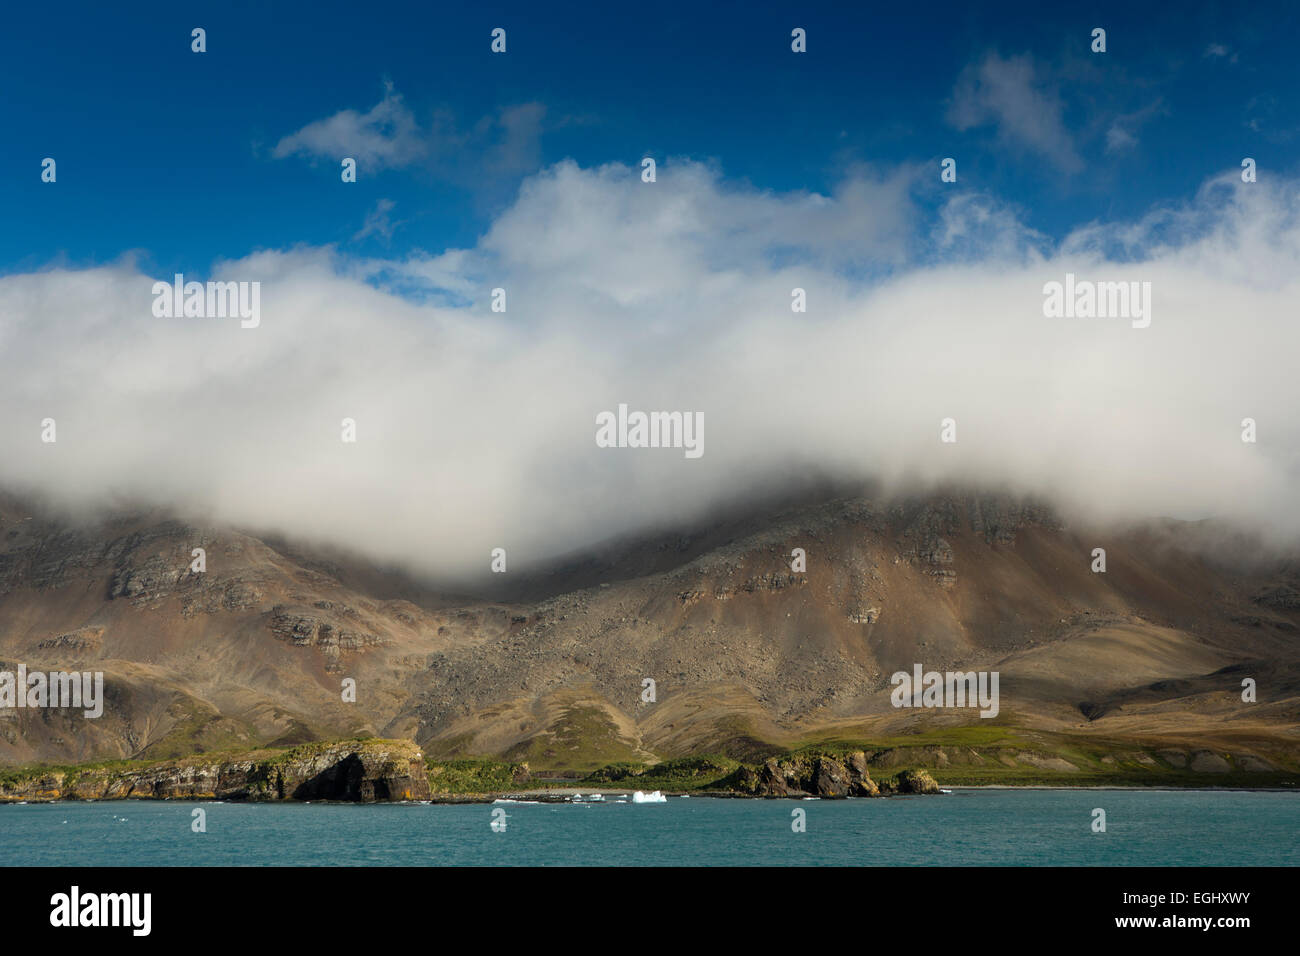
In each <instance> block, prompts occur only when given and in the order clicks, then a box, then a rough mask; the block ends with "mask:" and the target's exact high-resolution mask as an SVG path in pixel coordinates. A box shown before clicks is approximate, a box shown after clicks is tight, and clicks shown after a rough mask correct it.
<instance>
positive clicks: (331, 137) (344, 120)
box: [271, 84, 428, 168]
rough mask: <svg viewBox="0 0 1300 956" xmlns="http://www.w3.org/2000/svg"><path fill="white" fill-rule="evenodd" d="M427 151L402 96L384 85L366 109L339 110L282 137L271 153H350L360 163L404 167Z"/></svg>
mask: <svg viewBox="0 0 1300 956" xmlns="http://www.w3.org/2000/svg"><path fill="white" fill-rule="evenodd" d="M427 150H428V143H427V142H426V140H425V139H424V137H423V135H422V134H421V132H420V129H419V126H418V124H417V123H416V121H415V117H414V116H413V115H412V113H411V111H410V110H409V109H408V108H407V106H406V104H405V103H404V102H403V101H402V95H401V94H400V93H398V92H396V91H395V90H394V89H393V87H392V84H386V85H385V89H384V97H383V99H381V100H380V101H379V102H378V103H376V104H375V105H374V106H372V107H371V108H370V109H369V110H368V111H367V112H365V113H358V112H357V111H356V110H342V111H340V112H338V113H335V114H334V115H333V116H329V117H327V118H325V119H322V120H316V121H315V122H312V123H308V124H307V125H306V126H304V127H303V128H302V129H300V130H298V132H296V133H293V134H291V135H289V136H286V137H284V138H283V139H281V140H280V142H279V143H277V144H276V146H275V149H274V150H273V151H272V153H271V155H272V156H274V157H275V158H276V159H283V158H285V157H287V156H294V155H303V156H308V157H312V158H315V159H330V160H334V161H336V162H337V161H341V160H342V159H343V158H344V157H347V156H350V157H352V158H353V159H355V160H356V161H357V162H358V163H360V164H362V165H365V166H372V167H374V168H382V167H386V166H405V165H407V164H408V163H411V162H414V161H416V160H417V159H419V158H420V157H421V156H423V155H425V153H426V152H427Z"/></svg>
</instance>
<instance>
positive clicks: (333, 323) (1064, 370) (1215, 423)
mask: <svg viewBox="0 0 1300 956" xmlns="http://www.w3.org/2000/svg"><path fill="white" fill-rule="evenodd" d="M935 179H936V177H934V176H933V175H927V176H926V177H925V178H924V180H922V178H921V176H920V175H919V173H918V171H917V170H914V169H909V168H906V167H903V168H896V169H890V170H883V169H865V168H859V169H855V170H853V171H852V172H850V173H849V174H848V175H847V177H846V178H845V179H844V180H843V182H842V184H841V186H840V187H839V188H838V189H836V190H835V191H834V192H833V193H832V194H831V195H825V196H823V195H816V194H810V193H773V192H766V191H757V190H755V189H753V188H750V187H749V186H747V185H745V184H742V183H737V182H734V181H730V180H728V179H727V178H726V177H725V176H724V174H723V173H722V172H720V171H719V170H718V169H716V168H714V167H712V166H709V165H705V164H700V163H696V162H690V161H678V162H666V163H663V164H662V165H661V166H660V169H659V175H658V181H657V182H654V183H644V182H642V181H641V178H640V171H639V169H636V168H633V167H628V166H621V165H608V166H603V167H600V168H581V167H579V166H578V165H576V164H575V163H573V162H562V163H559V164H557V165H555V166H553V167H550V168H548V169H545V170H544V171H542V172H540V173H539V174H537V175H536V176H534V177H532V178H531V179H528V180H527V181H525V183H524V186H523V188H522V189H521V191H520V194H519V196H518V198H517V199H516V200H515V201H514V202H513V204H512V205H510V206H509V207H508V208H507V209H505V210H504V211H503V212H502V213H501V214H500V215H499V216H498V217H497V218H496V220H495V221H494V222H493V224H492V226H491V228H489V229H488V230H487V232H486V233H485V234H484V235H483V236H482V237H481V239H480V240H479V242H478V243H477V245H476V246H474V247H473V248H470V249H460V250H452V251H448V252H445V253H443V254H440V255H425V256H418V255H417V256H411V257H407V258H403V259H400V260H389V261H385V260H376V259H359V258H356V257H353V256H350V255H347V254H345V253H343V252H341V251H340V250H338V249H336V248H330V247H311V246H303V247H296V248H292V249H277V250H266V251H262V252H259V253H257V254H254V255H251V256H248V257H247V258H244V259H241V260H238V261H233V262H224V263H220V264H218V265H216V266H214V268H213V269H212V271H211V274H209V275H187V276H186V279H187V280H198V281H206V280H208V279H223V280H237V281H260V282H261V284H262V288H261V321H260V325H259V326H258V327H257V328H249V329H245V328H241V327H240V322H239V320H238V319H237V318H226V319H220V318H158V317H156V316H155V315H154V314H153V310H152V308H151V306H152V303H153V294H152V291H151V290H152V286H153V283H154V282H155V281H159V280H162V281H166V282H170V281H171V278H172V277H171V275H159V274H155V273H154V272H151V271H150V270H148V269H147V268H145V267H144V266H143V265H142V264H141V262H140V261H139V260H126V261H121V262H117V263H115V264H113V265H109V266H99V267H94V268H84V269H83V268H72V267H66V266H61V267H52V268H48V269H44V270H41V271H37V272H33V273H26V274H11V275H8V276H6V277H4V278H3V279H0V485H3V486H4V487H6V488H10V489H13V490H16V491H19V492H23V493H28V494H30V493H34V492H39V493H40V494H41V495H42V496H43V497H44V499H45V500H46V501H47V502H49V503H50V504H52V505H54V506H55V507H57V508H59V509H67V510H72V511H73V512H76V513H80V514H85V515H92V514H96V513H100V512H102V511H104V510H105V509H108V508H111V507H114V506H118V505H131V506H133V507H134V506H137V505H139V504H141V503H143V504H147V505H151V506H159V507H165V508H171V509H175V510H177V511H179V512H183V513H185V514H187V515H191V516H195V517H197V518H210V519H211V520H214V521H221V522H226V523H233V524H236V525H239V526H244V527H250V528H256V529H261V530H265V531H268V532H271V531H274V532H279V533H282V534H285V535H288V536H292V537H295V538H299V539H302V540H306V541H312V542H316V543H320V544H329V545H333V546H337V547H341V548H347V549H349V550H354V551H357V552H359V553H361V554H363V555H365V556H367V557H369V558H372V559H374V560H376V561H381V562H386V563H395V564H399V565H401V566H404V567H406V568H409V569H411V570H412V571H415V572H417V573H420V574H431V575H437V576H441V577H458V576H461V575H471V574H473V575H477V574H481V573H484V572H486V571H487V567H488V556H489V552H490V551H491V549H493V548H496V547H502V548H505V549H507V552H508V554H509V557H510V569H511V570H515V569H516V568H527V567H529V566H530V565H532V564H534V563H536V562H539V561H542V560H544V559H546V558H549V557H553V556H555V555H558V554H563V553H567V552H571V551H573V550H575V549H580V548H582V547H584V546H587V545H590V544H593V543H595V542H598V541H602V540H605V539H608V538H610V537H613V536H616V535H619V534H621V533H625V532H637V531H641V530H648V529H652V528H655V527H658V526H661V525H665V524H669V523H679V522H690V521H694V520H699V519H704V518H707V516H709V515H710V514H711V513H712V512H714V511H715V510H716V509H717V508H718V507H720V506H722V505H726V504H730V503H733V502H735V501H737V500H740V499H743V498H745V497H746V496H749V495H752V494H756V493H759V492H767V491H770V490H772V489H777V488H781V487H783V486H786V485H788V484H790V483H792V482H798V481H799V480H800V479H802V478H807V477H810V476H828V477H831V478H835V479H838V480H846V481H854V480H859V479H861V480H868V479H870V480H878V481H881V482H883V483H884V487H885V488H886V489H894V490H900V489H906V490H909V491H911V490H917V489H923V488H925V487H927V486H932V485H936V484H939V483H943V484H947V485H952V484H963V485H971V486H991V487H996V488H1004V489H1007V490H1009V491H1013V492H1020V493H1026V492H1027V493H1034V494H1040V495H1043V496H1046V497H1048V498H1050V499H1052V500H1053V501H1055V502H1057V503H1058V504H1059V505H1060V506H1061V507H1062V509H1063V510H1064V511H1065V513H1066V514H1067V515H1071V514H1073V515H1079V516H1080V517H1085V518H1087V519H1088V520H1092V521H1107V520H1126V519H1131V518H1139V517H1149V516H1157V515H1178V516H1184V517H1189V516H1190V517H1197V516H1210V515H1212V516H1216V517H1218V518H1221V519H1226V520H1228V521H1230V522H1234V523H1237V524H1240V525H1242V526H1243V527H1247V528H1252V529H1260V530H1263V531H1265V532H1266V533H1268V534H1269V535H1271V536H1272V537H1273V538H1274V539H1275V540H1276V541H1278V542H1279V543H1280V542H1286V541H1291V540H1293V539H1294V536H1295V535H1296V534H1297V532H1300V508H1298V507H1297V489H1298V488H1300V482H1298V481H1297V478H1300V474H1298V473H1300V457H1298V456H1300V422H1298V421H1297V417H1296V410H1297V409H1300V380H1298V378H1297V376H1296V374H1295V371H1294V364H1295V356H1296V354H1297V345H1300V331H1298V330H1297V322H1296V304H1297V302H1300V219H1298V217H1297V212H1298V211H1300V188H1298V184H1297V183H1296V182H1295V181H1288V180H1281V179H1278V178H1276V177H1272V178H1270V177H1268V176H1265V175H1262V174H1261V177H1260V181H1259V182H1258V183H1250V184H1246V183H1242V182H1241V178H1240V176H1239V175H1238V174H1237V173H1236V172H1233V171H1231V170H1230V171H1228V172H1226V173H1225V174H1224V175H1223V176H1222V177H1220V178H1217V179H1214V180H1212V181H1209V182H1207V183H1205V184H1204V186H1203V187H1202V188H1201V190H1200V191H1199V192H1198V194H1197V195H1196V196H1194V197H1189V199H1188V200H1187V202H1186V203H1185V204H1183V205H1180V206H1177V207H1171V208H1154V209H1152V210H1151V211H1150V213H1149V214H1148V215H1147V216H1146V217H1145V218H1144V219H1142V220H1141V221H1137V222H1117V223H1110V222H1104V221H1098V222H1096V223H1094V224H1092V225H1089V226H1088V227H1086V228H1082V229H1079V230H1076V231H1075V232H1073V233H1072V234H1070V235H1069V236H1068V237H1067V238H1066V239H1065V240H1064V241H1062V242H1060V243H1059V244H1056V243H1048V242H1047V241H1046V240H1045V239H1043V237H1041V236H1040V235H1038V234H1037V233H1036V232H1034V231H1033V230H1032V229H1031V228H1029V227H1028V226H1026V225H1025V224H1024V222H1023V221H1022V218H1021V217H1020V215H1019V213H1018V212H1017V210H1016V209H1015V208H1013V207H1010V206H1007V205H1004V204H1002V203H1001V202H999V201H998V200H997V199H996V198H994V197H992V196H988V195H982V194H978V193H975V194H972V193H963V194H962V196H961V197H960V198H957V199H954V200H952V201H949V202H947V203H946V204H944V205H942V206H941V207H940V212H939V214H938V215H937V216H932V215H927V214H924V213H923V212H922V210H921V204H919V203H918V201H917V198H918V195H920V192H921V191H922V190H928V189H935V188H940V184H939V183H937V182H934V181H933V180H935ZM1067 273H1074V274H1076V275H1077V276H1078V277H1079V278H1080V279H1088V280H1094V281H1136V282H1150V283H1151V290H1152V292H1151V296H1152V310H1151V323H1150V326H1149V327H1147V328H1134V327H1133V326H1132V324H1131V323H1130V321H1129V320H1127V319H1123V318H1105V319H1101V318H1094V319H1084V318H1046V317H1045V316H1044V312H1043V301H1044V294H1043V287H1044V284H1045V283H1047V282H1052V281H1058V282H1059V281H1062V280H1064V278H1065V276H1066V274H1067ZM496 288H501V289H504V290H505V294H506V306H507V309H506V311H505V312H503V313H499V312H493V311H492V310H491V302H492V290H493V289H496ZM796 288H800V289H803V290H805V292H806V296H807V311H806V313H796V312H793V311H792V309H791V301H792V290H793V289H796ZM620 403H625V404H627V405H628V406H629V408H631V409H633V410H642V411H655V410H664V411H681V412H689V413H694V412H698V413H702V414H703V417H704V425H705V427H704V430H703V448H704V454H703V456H702V457H700V458H698V459H689V458H687V457H686V456H685V455H684V454H683V453H682V451H681V450H680V449H610V448H600V447H598V446H597V444H596V442H595V433H596V416H597V415H598V414H599V413H601V412H603V411H616V410H617V408H618V406H619V404H620ZM46 418H53V419H55V421H56V422H57V442H55V443H52V444H49V443H43V442H42V440H41V433H42V424H41V423H42V420H43V419H46ZM345 418H351V419H354V420H355V421H356V434H357V441H356V442H355V444H349V443H345V442H343V441H341V439H340V434H341V426H340V423H341V421H342V420H343V419H345ZM945 418H952V419H954V420H955V421H956V435H957V441H956V442H955V443H943V442H941V441H940V423H941V421H942V420H943V419H945ZM1245 418H1253V419H1254V420H1255V421H1256V423H1257V428H1258V441H1257V442H1256V443H1247V442H1243V441H1242V437H1241V435H1242V420H1243V419H1245Z"/></svg>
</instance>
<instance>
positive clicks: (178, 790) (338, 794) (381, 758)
mask: <svg viewBox="0 0 1300 956" xmlns="http://www.w3.org/2000/svg"><path fill="white" fill-rule="evenodd" d="M429 796H430V791H429V780H428V776H427V773H426V769H425V764H424V755H423V754H422V753H421V751H420V748H419V747H418V746H417V745H416V744H414V743H412V742H411V741H404V740H367V741H345V742H342V743H334V744H309V745H306V746H302V747H295V748H294V749H292V750H289V751H285V752H281V753H269V752H266V751H263V752H258V753H252V754H248V755H246V756H238V757H230V758H226V759H206V760H205V759H204V758H202V757H194V758H189V759H186V760H180V761H169V762H165V763H158V764H152V765H148V766H143V767H141V766H133V765H131V764H129V763H125V762H124V763H121V764H118V765H108V766H102V765H101V766H96V767H88V768H77V767H71V768H58V769H50V770H37V771H32V772H30V773H27V774H23V773H15V774H11V775H10V776H9V777H8V778H4V779H0V802H3V803H13V802H16V801H19V800H27V801H47V800H125V799H128V798H129V799H135V800H140V799H153V800H171V799H181V800H185V799H190V800H339V801H347V802H352V803H375V802H382V801H390V800H427V799H429Z"/></svg>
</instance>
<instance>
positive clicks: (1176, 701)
mask: <svg viewBox="0 0 1300 956" xmlns="http://www.w3.org/2000/svg"><path fill="white" fill-rule="evenodd" d="M1097 547H1104V548H1105V549H1106V558H1107V568H1106V572H1105V573H1094V572H1093V571H1092V570H1091V564H1092V560H1093V559H1092V551H1093V549H1094V548H1097ZM195 548H203V549H204V550H205V552H206V568H207V569H206V571H204V572H203V573H193V572H192V571H191V570H190V565H191V561H192V560H193V558H192V551H193V549H195ZM795 549H802V550H803V551H804V553H805V554H806V562H807V565H806V569H799V566H798V565H795V566H793V567H792V561H794V558H793V557H792V552H793V551H794V550H795ZM485 565H486V562H485ZM503 579H505V580H503ZM509 579H510V575H509V574H507V575H491V574H490V573H488V571H487V569H486V567H485V570H484V582H483V592H484V593H489V591H490V589H493V588H495V592H494V596H493V597H492V598H491V599H489V598H484V597H479V598H457V597H455V596H454V595H452V594H450V593H447V592H443V591H440V590H439V589H438V588H436V587H433V586H430V585H428V584H415V583H413V582H411V581H409V580H408V579H406V578H405V577H403V576H402V575H400V574H397V573H387V572H383V571H381V570H379V569H374V568H367V567H365V566H364V565H362V564H361V563H359V562H352V561H350V560H349V559H347V558H346V557H340V556H337V555H331V556H327V557H322V556H321V555H319V554H314V553H312V552H311V551H309V550H308V549H305V548H303V547H301V546H293V545H289V544H286V543H284V542H279V541H276V540H275V539H274V538H271V537H266V536H254V535H253V534H251V533H248V532H247V531H240V530H235V529H230V528H214V527H200V526H196V525H192V524H189V523H186V522H184V521H180V520H176V519H175V518H172V517H170V516H159V515H140V514H136V515H131V516H118V517H113V518H111V519H105V520H103V521H102V522H100V523H98V524H96V525H93V526H91V525H86V524H75V523H72V522H70V521H67V520H66V519H57V518H53V517H49V516H45V515H42V514H41V513H39V512H38V511H36V510H35V509H34V508H33V507H32V506H31V504H30V503H26V502H22V501H19V500H16V499H12V498H8V499H3V500H0V671H2V670H14V669H15V668H16V666H17V665H18V664H19V663H23V664H25V665H26V667H27V668H28V670H29V671H34V670H42V671H57V670H69V671H71V670H77V671H102V672H103V673H104V675H105V694H106V698H107V700H106V703H105V707H104V713H103V716H102V717H100V718H98V719H87V718H85V717H84V716H82V714H81V713H80V712H79V711H68V710H53V709H45V710H33V709H17V710H0V762H4V763H8V764H16V763H32V762H37V761H57V762H62V763H74V762H80V761H89V760H103V759H113V758H139V759H158V758H173V757H182V756H187V755H190V754H194V753H198V752H205V751H206V752H210V751H215V750H220V749H232V748H243V749H248V748H255V747H260V746H270V745H274V746H287V745H292V744H298V743H303V742H308V741H317V740H330V739H340V738H347V737H354V736H378V737H386V738H402V739H407V740H412V741H415V742H416V743H417V744H418V745H419V746H420V747H422V748H424V750H425V752H427V753H429V754H431V755H433V756H436V757H455V756H466V755H492V756H498V757H501V758H503V759H506V760H515V761H527V762H528V763H529V764H530V765H531V766H532V767H533V768H534V769H535V770H541V771H546V770H553V771H563V770H587V769H591V768H593V767H596V766H600V765H603V764H607V763H611V762H615V761H640V762H654V761H655V760H657V759H661V758H666V757H676V756H683V755H689V754H703V753H719V754H730V755H733V756H736V757H741V758H744V759H747V760H760V759H764V758H766V757H767V756H770V755H772V754H774V753H776V752H778V751H782V750H785V749H787V748H791V747H795V746H798V745H801V744H804V743H816V742H824V741H841V742H850V743H852V742H856V743H857V744H858V745H859V746H863V745H868V746H870V745H887V746H897V745H898V744H899V741H906V740H914V741H916V742H918V743H920V742H923V741H931V742H936V741H937V743H936V746H935V748H934V750H935V756H934V760H935V761H936V762H939V763H949V764H951V763H954V762H956V763H961V762H963V761H964V762H965V763H967V764H969V765H971V766H975V765H977V763H978V761H979V760H984V759H985V758H984V757H982V756H981V752H980V751H979V750H978V749H977V748H973V747H971V746H968V744H969V742H970V741H974V740H981V741H982V740H984V739H985V738H986V737H987V736H988V734H989V732H990V731H991V730H992V729H993V728H997V731H998V732H999V733H1001V734H1003V735H1009V736H1010V737H1012V738H1014V740H1015V741H1016V742H1017V747H1018V750H1017V751H1016V752H1017V753H1020V754H1022V755H1023V756H1024V760H1023V761H1021V758H1019V757H1017V758H1015V761H1013V762H1017V761H1019V763H1018V765H1019V766H1022V767H1034V766H1038V765H1039V764H1043V763H1044V762H1046V764H1044V765H1045V766H1053V767H1055V768H1056V769H1058V770H1061V771H1062V772H1065V771H1066V768H1067V767H1076V768H1082V766H1083V764H1084V763H1087V762H1089V761H1100V760H1104V759H1107V758H1109V759H1112V760H1120V761H1124V760H1136V761H1138V762H1139V763H1140V762H1141V761H1140V760H1139V756H1145V757H1147V759H1152V760H1156V761H1161V762H1166V758H1164V757H1160V756H1158V755H1159V754H1161V753H1167V754H1169V755H1170V757H1169V758H1168V761H1167V762H1168V763H1169V765H1171V766H1176V765H1177V760H1179V759H1181V760H1182V762H1183V764H1184V765H1186V766H1189V767H1190V765H1191V764H1192V763H1194V762H1195V761H1197V760H1199V761H1200V762H1201V765H1202V767H1208V766H1209V765H1211V764H1213V765H1214V767H1216V768H1217V767H1219V766H1220V764H1221V765H1222V766H1223V767H1228V768H1231V769H1233V770H1242V771H1248V770H1251V769H1256V770H1259V771H1261V772H1263V771H1265V770H1271V771H1290V770H1293V769H1296V768H1297V764H1300V636H1298V633H1297V625H1298V624H1300V565H1297V564H1296V563H1295V561H1294V560H1288V559H1286V558H1284V557H1279V558H1276V559H1273V558H1268V559H1265V558H1263V557H1262V556H1261V555H1260V554H1259V553H1258V552H1257V551H1253V550H1251V548H1250V545H1249V542H1244V543H1243V542H1242V541H1239V540H1237V539H1235V538H1233V537H1232V536H1229V535H1219V534H1218V532H1217V529H1214V528H1213V527H1212V526H1210V525H1207V524H1180V523H1177V522H1160V523H1155V524H1151V525H1149V526H1146V527H1143V528H1139V529H1130V530H1128V531H1126V532H1124V533H1122V534H1120V533H1113V532H1109V533H1103V532H1100V531H1098V530H1093V529H1085V528H1077V527H1071V526H1067V525H1066V524H1065V523H1064V522H1062V521H1061V520H1060V519H1059V518H1058V517H1057V516H1055V515H1054V514H1053V513H1052V511H1051V510H1050V509H1048V508H1047V507H1045V506H1044V505H1042V504H1039V503H1034V502H1025V501H1018V500H1014V499H1011V498H1007V497H1005V496H997V495H978V494H967V493H961V494H958V493H953V494H944V495H935V496H930V497H926V498H918V499H916V500H911V501H877V500H872V499H868V498H861V497H836V498H827V499H822V500H817V501H812V502H810V503H808V504H805V505H801V506H797V507H786V508H784V509H770V510H768V511H766V512H763V513H762V514H759V515H750V516H747V517H746V518H744V519H743V520H731V521H728V522H726V523H719V524H718V525H715V526H713V527H710V528H703V529H698V530H693V531H688V532H677V533H674V534H670V535H663V536H660V537H658V538H654V539H646V540H643V541H638V542H623V543H620V544H618V545H617V547H614V546H611V549H610V550H609V551H608V552H607V553H606V552H603V553H601V554H600V555H587V556H580V557H578V558H576V559H575V560H574V561H571V562H568V563H566V564H564V565H562V566H557V567H555V568H553V569H551V570H550V571H548V572H547V573H546V574H539V575H533V576H530V577H529V578H528V579H526V580H517V581H514V582H512V581H510V580H509ZM512 591H513V594H512ZM915 664H921V665H922V666H923V668H924V669H926V670H939V671H943V670H954V669H960V670H996V671H998V672H999V674H1000V695H1001V701H1000V712H999V714H998V716H997V717H996V718H995V719H992V720H988V719H981V718H979V717H978V712H977V711H976V710H972V709H952V708H944V709H937V710H934V709H930V710H925V709H913V708H895V707H893V706H892V705H891V702H890V690H891V687H890V685H889V677H890V675H891V674H892V673H893V672H894V671H899V670H902V671H907V672H910V671H911V670H912V668H913V666H914V665H915ZM1245 678H1250V679H1253V680H1254V681H1256V683H1257V695H1258V696H1257V700H1256V701H1255V702H1253V703H1248V702H1244V701H1243V700H1242V681H1243V679H1245ZM648 680H649V681H653V682H654V699H653V701H651V700H648V699H646V697H647V696H648V692H647V686H648V685H647V683H646V682H647V681H648ZM347 681H355V701H354V702H353V701H349V700H345V683H346V682H347ZM918 734H920V735H922V736H920V737H918V736H917V735H918ZM927 734H928V735H931V736H930V737H925V736H924V735H927ZM935 734H940V737H935V736H934V735H935ZM943 734H947V736H942V735H943ZM962 734H965V735H966V736H962ZM940 753H941V754H942V761H940V757H939V756H938V754H940ZM972 754H973V755H974V756H973V757H972V756H971V755H972ZM1053 761H1056V762H1055V763H1053ZM1036 762H1037V763H1036ZM992 764H993V765H995V766H997V765H999V761H997V760H993V761H992ZM936 765H938V764H936Z"/></svg>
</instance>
